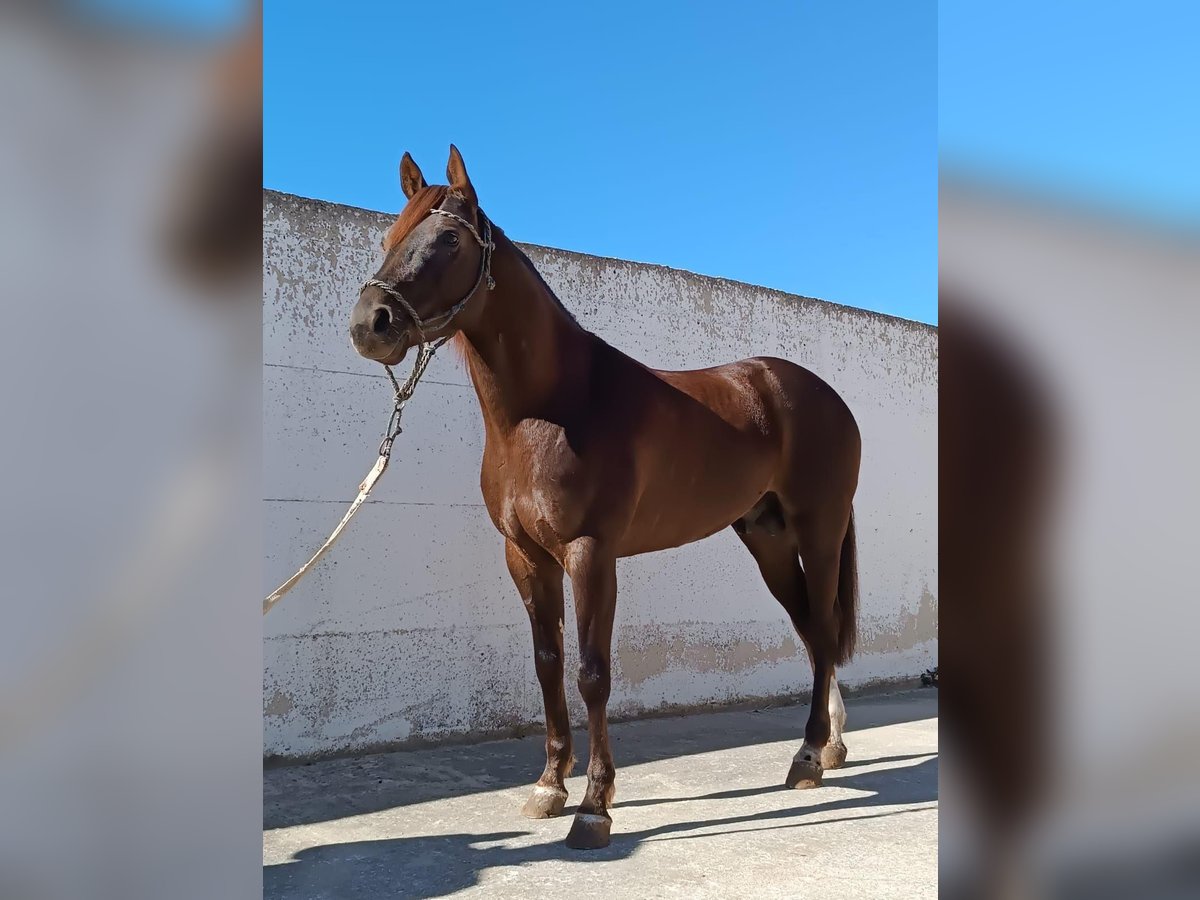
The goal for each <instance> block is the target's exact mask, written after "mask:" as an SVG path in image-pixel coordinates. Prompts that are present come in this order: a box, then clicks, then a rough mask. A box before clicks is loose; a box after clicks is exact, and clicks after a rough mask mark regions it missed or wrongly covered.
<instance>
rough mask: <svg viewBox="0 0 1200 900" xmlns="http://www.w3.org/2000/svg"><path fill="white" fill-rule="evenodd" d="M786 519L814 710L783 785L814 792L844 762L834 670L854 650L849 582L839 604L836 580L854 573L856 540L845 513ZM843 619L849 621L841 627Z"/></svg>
mask: <svg viewBox="0 0 1200 900" xmlns="http://www.w3.org/2000/svg"><path fill="white" fill-rule="evenodd" d="M787 520H788V527H789V529H790V530H791V531H792V532H793V533H794V534H795V535H796V542H797V546H798V549H799V552H800V556H801V558H802V559H803V561H804V572H805V580H806V584H807V587H808V618H807V620H806V621H805V622H804V623H803V626H802V628H801V636H802V637H803V638H804V642H805V644H806V645H807V646H808V651H809V656H810V658H811V660H812V667H813V695H812V705H811V708H810V709H809V716H808V722H807V724H806V726H805V729H804V744H803V745H802V746H801V748H800V751H799V752H798V753H797V754H796V756H795V758H794V759H793V761H792V770H791V772H789V773H788V779H787V783H788V784H789V785H790V786H792V787H814V786H816V785H819V784H820V783H821V777H822V774H823V772H824V770H825V768H833V767H834V766H836V765H841V764H842V763H843V762H844V761H845V753H846V750H845V743H844V742H843V741H842V738H841V731H842V726H843V725H844V722H845V707H844V706H843V705H842V702H841V692H840V690H838V688H837V682H836V679H835V673H834V667H835V666H836V664H837V663H838V662H839V660H841V659H843V658H844V657H845V656H847V655H848V653H849V652H850V651H851V650H852V647H853V634H854V631H853V629H854V616H855V614H856V611H855V602H854V600H853V591H854V590H855V588H854V584H853V581H849V582H848V583H847V584H846V585H845V591H844V593H845V594H846V596H845V598H844V599H843V601H842V602H841V603H839V581H840V580H841V578H842V574H843V569H846V571H847V572H848V573H852V572H853V564H854V555H853V541H854V535H853V531H852V530H851V529H850V512H849V510H848V509H847V510H846V511H845V516H844V517H843V516H841V515H832V514H831V515H826V516H822V517H816V518H800V517H797V516H793V515H788V516H787ZM844 555H845V558H843V556H844ZM843 616H847V617H849V618H848V619H847V621H846V622H845V623H843V621H842V617H843ZM843 628H845V629H846V631H845V633H843Z"/></svg>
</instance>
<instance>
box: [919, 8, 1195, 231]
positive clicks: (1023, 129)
mask: <svg viewBox="0 0 1200 900" xmlns="http://www.w3.org/2000/svg"><path fill="white" fill-rule="evenodd" d="M938 12H939V26H940V35H939V44H938V56H939V68H940V71H939V83H938V99H939V130H940V141H941V158H942V161H943V162H945V163H947V164H948V165H952V166H953V167H955V168H958V169H961V170H964V171H967V172H971V173H975V174H977V175H982V176H985V177H989V178H992V179H994V180H998V181H1003V182H1006V183H1011V184H1014V185H1019V186H1022V187H1023V188H1024V189H1026V190H1028V189H1034V190H1036V191H1038V192H1042V193H1048V194H1051V195H1057V196H1059V197H1062V198H1064V199H1068V200H1074V201H1082V202H1084V203H1086V204H1088V205H1089V206H1098V207H1100V208H1103V209H1105V210H1107V211H1109V212H1117V213H1132V214H1134V215H1136V216H1137V217H1139V218H1141V219H1146V220H1156V221H1159V222H1166V223H1170V224H1174V225H1183V226H1188V227H1191V228H1193V229H1194V228H1196V227H1197V226H1200V165H1198V160H1200V105H1198V104H1200V99H1198V98H1200V68H1198V61H1200V3H1195V2H1192V0H1142V2H1139V3H1096V2H1094V0H1092V2H1082V0H1058V2H1054V3H1047V2H1044V0H1039V2H1032V0H1012V2H1008V3H1003V4H987V3H979V2H975V0H942V2H941V3H940V4H939V8H938Z"/></svg>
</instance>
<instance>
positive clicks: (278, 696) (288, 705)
mask: <svg viewBox="0 0 1200 900" xmlns="http://www.w3.org/2000/svg"><path fill="white" fill-rule="evenodd" d="M294 707H295V703H293V702H292V697H291V695H290V694H286V693H284V692H283V691H280V690H276V691H275V693H274V694H272V695H271V699H270V700H268V701H267V702H266V704H265V705H264V706H263V715H264V716H286V715H287V714H288V713H290V712H291V711H292V709H293V708H294Z"/></svg>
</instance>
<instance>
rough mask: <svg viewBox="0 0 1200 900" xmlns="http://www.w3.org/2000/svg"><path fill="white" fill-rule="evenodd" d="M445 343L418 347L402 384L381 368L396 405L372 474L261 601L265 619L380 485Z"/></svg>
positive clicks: (326, 550) (340, 533)
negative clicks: (305, 557) (407, 412)
mask: <svg viewBox="0 0 1200 900" xmlns="http://www.w3.org/2000/svg"><path fill="white" fill-rule="evenodd" d="M447 340H449V338H448V337H444V338H442V339H441V340H439V341H437V342H436V343H424V344H422V345H421V349H420V350H419V351H418V352H417V360H416V362H415V363H413V369H412V372H411V373H409V376H408V378H407V379H406V380H405V382H404V384H400V383H399V382H398V381H396V376H395V374H394V373H393V372H392V368H391V366H384V368H385V369H387V373H388V378H390V379H391V381H392V387H393V388H395V391H396V394H395V405H394V406H393V407H392V415H391V418H389V419H388V426H387V431H386V432H385V434H384V437H383V441H382V442H381V443H380V444H379V458H378V459H376V460H375V465H373V466H371V471H369V472H368V473H367V477H366V478H364V479H363V480H362V483H360V484H359V486H358V496H357V497H355V498H354V501H353V502H352V503H351V504H350V508H349V509H348V510H346V514H345V515H344V516H342V521H340V522H338V524H337V527H336V528H334V529H333V532H332V533H331V534H330V535H329V537H328V538H326V539H325V543H323V544H322V545H321V546H320V547H319V548H318V549H317V552H316V553H314V554H313V555H312V559H310V560H309V561H308V562H306V563H305V564H304V565H302V566H301V567H300V568H299V569H298V570H297V571H296V574H294V575H293V576H292V577H291V578H289V579H288V580H287V581H285V582H284V583H283V584H281V585H280V586H279V587H277V588H275V590H273V591H271V593H270V594H268V595H267V597H266V599H264V600H263V615H264V616H265V615H266V614H267V613H269V612H270V611H271V607H273V606H274V605H275V604H276V603H278V602H279V601H280V600H282V599H283V597H284V595H285V594H287V592H288V591H290V590H291V589H292V588H294V587H295V586H296V585H297V584H298V583H299V581H300V579H301V578H303V577H304V576H305V575H307V574H308V570H309V569H311V568H312V567H313V566H315V565H316V564H317V563H318V562H319V561H320V559H321V557H322V556H324V555H325V554H326V553H327V552H329V548H330V547H332V546H333V545H334V544H335V543H336V542H337V539H338V538H340V537H341V536H342V532H343V531H345V530H346V526H347V525H349V524H350V520H351V519H353V518H354V516H355V514H356V513H357V512H358V510H359V509H360V508H361V507H362V505H363V503H364V502H366V499H367V497H368V495H369V494H370V493H371V490H372V488H374V487H375V483H376V482H377V481H379V479H380V477H381V476H382V475H383V473H384V472H385V471H387V467H388V461H389V460H390V459H391V457H392V444H394V443H395V442H396V438H397V437H398V436H399V435H400V432H401V430H402V429H401V428H400V419H401V417H402V416H403V415H404V407H405V406H406V405H407V404H408V401H409V400H410V399H411V398H412V395H413V393H414V392H415V391H416V389H417V382H419V381H420V380H421V376H422V375H424V374H425V370H426V369H427V368H428V367H429V362H430V360H432V359H433V355H434V354H435V353H437V351H438V348H439V347H441V346H442V344H444V343H446V341H447Z"/></svg>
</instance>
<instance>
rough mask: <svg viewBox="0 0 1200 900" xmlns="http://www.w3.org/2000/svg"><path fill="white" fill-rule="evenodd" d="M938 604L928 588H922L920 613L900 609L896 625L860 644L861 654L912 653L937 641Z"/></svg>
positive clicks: (881, 629) (882, 629) (883, 629)
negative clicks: (918, 647) (914, 649)
mask: <svg viewBox="0 0 1200 900" xmlns="http://www.w3.org/2000/svg"><path fill="white" fill-rule="evenodd" d="M937 634H938V602H937V598H936V597H934V596H933V593H932V592H931V591H930V590H929V586H928V585H926V586H925V587H924V588H922V589H921V600H920V602H919V603H918V604H917V611H916V612H915V613H914V612H910V611H909V610H908V609H907V608H902V609H901V610H900V616H899V618H898V619H897V620H896V621H895V623H894V624H890V625H886V626H885V627H881V628H880V629H879V630H877V631H876V632H875V633H874V634H872V635H871V636H870V637H869V638H867V639H866V640H862V639H860V640H859V642H858V652H859V653H895V652H897V651H904V650H911V649H913V648H914V647H917V646H919V645H921V644H924V643H925V642H926V641H932V640H937Z"/></svg>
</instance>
